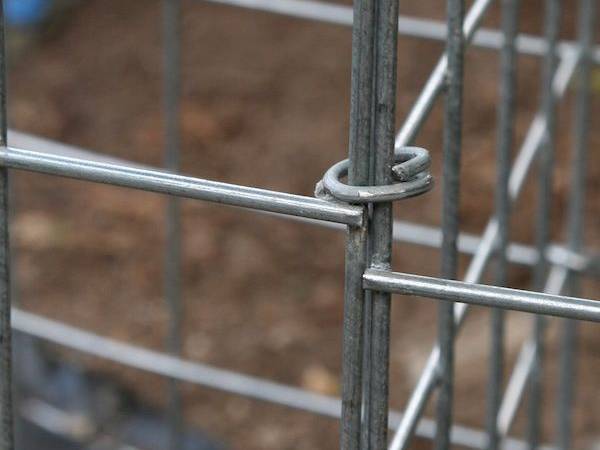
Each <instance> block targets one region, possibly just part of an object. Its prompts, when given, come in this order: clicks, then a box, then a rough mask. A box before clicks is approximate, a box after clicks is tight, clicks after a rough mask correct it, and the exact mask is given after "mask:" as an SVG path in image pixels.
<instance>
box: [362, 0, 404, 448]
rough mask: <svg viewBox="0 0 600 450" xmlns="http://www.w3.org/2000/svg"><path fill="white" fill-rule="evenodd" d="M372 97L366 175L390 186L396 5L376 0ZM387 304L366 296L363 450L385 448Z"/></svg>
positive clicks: (374, 236)
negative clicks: (368, 357)
mask: <svg viewBox="0 0 600 450" xmlns="http://www.w3.org/2000/svg"><path fill="white" fill-rule="evenodd" d="M375 17H376V26H375V29H376V33H375V80H374V81H375V84H374V86H375V92H374V98H375V103H374V108H373V132H374V134H373V152H372V155H373V163H372V175H373V181H374V184H376V185H386V184H390V183H391V182H392V163H393V156H394V138H395V136H394V135H395V128H394V127H395V117H396V78H397V76H396V74H397V59H398V55H397V53H398V32H397V28H398V0H378V1H377V3H376V8H375ZM392 213H393V205H392V203H391V202H389V203H388V202H385V203H376V204H373V209H372V221H371V224H370V226H371V234H370V240H371V247H370V255H369V260H370V261H369V262H370V266H371V267H377V268H381V269H388V270H389V269H391V259H392V227H393V214H392ZM390 300H391V295H390V294H389V293H384V292H373V293H372V294H371V318H370V319H371V335H370V342H369V344H370V349H369V351H370V355H371V361H370V366H369V369H370V372H369V379H370V380H369V382H370V384H369V403H368V428H369V439H368V441H369V446H368V448H370V449H373V450H376V449H383V448H386V447H387V433H388V410H389V406H388V405H389V357H390V354H389V353H390V348H389V345H390V307H391V305H390Z"/></svg>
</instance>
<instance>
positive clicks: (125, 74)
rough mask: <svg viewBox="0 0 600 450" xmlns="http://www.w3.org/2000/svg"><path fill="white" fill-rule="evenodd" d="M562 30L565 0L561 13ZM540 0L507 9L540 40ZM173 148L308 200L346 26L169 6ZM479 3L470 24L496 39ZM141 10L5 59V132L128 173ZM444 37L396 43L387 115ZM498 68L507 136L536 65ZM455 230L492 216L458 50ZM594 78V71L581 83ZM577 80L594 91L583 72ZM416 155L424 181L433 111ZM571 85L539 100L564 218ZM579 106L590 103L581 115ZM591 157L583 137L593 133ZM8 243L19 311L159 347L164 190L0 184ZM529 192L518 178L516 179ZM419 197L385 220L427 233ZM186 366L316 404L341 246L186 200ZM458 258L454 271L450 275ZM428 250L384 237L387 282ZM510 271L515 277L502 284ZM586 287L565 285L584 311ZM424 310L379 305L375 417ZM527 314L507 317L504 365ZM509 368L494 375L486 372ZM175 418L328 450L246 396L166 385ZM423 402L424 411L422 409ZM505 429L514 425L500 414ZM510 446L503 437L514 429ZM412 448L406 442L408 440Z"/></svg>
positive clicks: (158, 126) (489, 83)
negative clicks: (180, 394) (176, 127)
mask: <svg viewBox="0 0 600 450" xmlns="http://www.w3.org/2000/svg"><path fill="white" fill-rule="evenodd" d="M566 3H567V5H566V11H565V14H564V28H565V37H572V34H573V28H574V23H575V15H574V8H573V7H572V5H574V4H575V2H566ZM441 5H442V2H439V1H438V0H421V1H416V0H403V1H402V2H401V7H400V9H401V12H402V13H405V14H416V15H420V16H425V17H434V18H439V19H441V18H443V15H444V9H443V7H442V6H441ZM540 11H541V9H540V2H539V1H531V2H527V5H526V7H525V8H524V11H523V15H522V16H523V17H522V28H523V29H524V30H525V31H528V32H533V33H538V34H539V33H540V32H541V25H540V21H541V15H542V14H541V12H540ZM184 12H185V18H184V34H183V52H184V53H183V100H182V101H183V106H182V128H183V151H182V165H183V171H184V172H185V173H186V174H190V175H194V176H198V177H204V178H209V179H216V180H221V181H228V182H235V183H239V184H245V185H250V186H260V187H264V188H269V189H275V190H281V191H286V192H293V193H298V194H304V195H312V190H313V186H314V183H315V182H316V181H317V180H318V179H319V178H320V176H321V175H322V174H323V172H324V171H325V170H326V169H327V168H328V167H329V166H330V165H331V164H332V163H334V162H336V161H338V160H340V159H342V158H344V155H345V154H346V145H347V134H348V133H347V129H348V102H349V85H350V80H349V74H350V29H349V28H344V27H338V26H333V25H327V24H318V23H311V22H308V21H304V20H297V19H290V18H285V17H280V16H275V15H271V14H268V13H258V12H250V11H245V10H240V9H236V8H230V7H224V6H217V5H211V4H208V3H204V2H201V1H184ZM498 16H499V15H498V11H497V10H496V9H493V10H492V11H491V13H490V15H489V18H488V19H487V20H486V22H485V25H490V26H496V25H497V22H498V20H497V19H498ZM161 30H162V28H161V21H160V3H159V2H157V1H149V0H130V1H127V2H124V1H118V0H103V1H100V0H94V1H88V2H84V3H83V4H82V5H81V6H80V7H78V8H77V9H76V10H75V11H74V12H73V13H72V15H71V16H70V17H69V18H68V20H66V22H65V23H64V25H63V27H62V28H61V29H60V31H59V32H55V33H54V34H52V35H50V36H48V37H47V39H46V40H44V41H43V42H40V43H39V44H38V45H36V46H34V47H33V48H31V49H29V50H28V52H27V53H25V54H23V55H22V56H21V57H20V58H18V59H16V60H15V61H14V62H13V64H12V69H11V73H10V97H9V105H10V120H11V123H12V126H13V127H15V128H16V129H19V130H22V131H28V132H32V133H36V134H39V135H43V136H46V137H49V138H52V139H56V140H61V141H64V142H67V143H71V144H75V145H80V146H83V147H86V148H90V149H94V150H98V151H100V152H103V153H107V154H111V155H116V156H119V157H123V158H128V159H131V160H135V161H139V162H143V163H149V164H154V165H160V164H161V161H162V156H161V155H162V115H161V114H162V113H161V56H162V53H161ZM442 49H443V46H442V45H441V44H440V43H434V42H427V41H420V40H416V39H412V38H407V37H401V38H400V43H399V69H398V122H399V123H400V122H401V120H402V118H404V117H405V116H406V113H407V111H408V109H409V108H410V106H411V104H412V103H413V101H414V99H415V98H416V95H417V93H418V92H419V90H420V88H421V87H422V86H423V84H424V82H425V80H426V78H427V76H428V74H429V72H430V71H431V69H432V67H433V65H434V64H435V61H436V60H437V58H438V56H439V54H440V52H441V51H442ZM519 62H520V67H519V74H520V76H519V105H518V106H519V113H518V127H517V128H518V142H521V140H522V137H523V135H524V133H525V131H526V129H527V126H528V124H529V120H530V119H531V117H532V115H533V113H534V112H535V110H536V108H537V105H538V102H539V92H538V86H539V79H540V64H539V62H538V61H537V60H536V59H535V58H531V57H522V58H521V59H520V61H519ZM467 64H468V65H467V75H466V88H465V95H466V103H465V122H464V136H465V137H464V153H463V154H464V157H463V158H464V159H463V161H464V164H463V176H462V179H463V190H462V192H463V196H462V203H461V211H462V229H463V230H464V231H470V232H476V233H480V232H481V231H482V229H483V227H484V225H485V222H486V220H487V218H488V216H489V215H490V213H491V211H492V208H493V189H494V177H495V167H494V145H495V121H496V106H497V102H498V98H497V83H498V59H497V54H496V53H494V52H491V51H487V50H470V51H469V53H468V56H467ZM595 79H596V80H598V75H597V74H596V75H595ZM596 84H597V81H596ZM440 104H441V103H439V104H438V106H437V107H436V108H435V109H434V110H433V112H432V115H431V118H430V120H429V121H428V122H427V125H426V126H425V127H424V129H423V131H422V132H421V134H420V137H419V138H418V140H417V144H419V145H421V146H424V147H426V148H428V149H430V151H431V152H432V154H433V159H434V172H435V174H436V175H437V176H438V178H439V175H440V160H441V139H442V115H441V113H442V108H441V107H440V106H439V105H440ZM572 104H573V102H572V90H571V91H570V94H569V95H568V98H567V101H566V102H563V103H562V104H561V107H560V129H559V132H558V138H559V142H558V149H557V155H558V160H559V162H558V167H557V169H558V170H557V176H556V183H555V193H556V196H555V205H554V206H555V207H554V209H553V212H552V214H553V220H554V223H555V225H556V226H555V230H554V231H555V236H556V239H560V238H561V237H562V236H563V234H562V228H563V226H562V225H563V223H564V221H565V212H566V201H565V193H566V192H567V188H568V183H569V167H568V164H567V163H568V161H569V155H570V151H571V143H572V140H573V135H572V131H571V128H570V124H571V122H572ZM599 113H600V102H598V100H597V98H596V99H594V101H593V115H592V117H594V116H595V117H598V114H599ZM592 128H593V133H592V149H597V148H598V146H599V145H600V133H599V132H598V127H592ZM591 153H592V155H591V160H590V166H589V167H590V170H591V172H592V173H591V175H590V180H589V189H590V195H589V196H588V203H587V211H586V214H587V218H588V220H587V232H588V233H587V234H588V236H587V239H588V242H589V243H590V244H596V246H595V248H598V244H599V241H600V234H599V232H598V230H599V229H600V226H599V225H600V202H598V201H597V198H598V195H599V194H600V181H599V180H600V154H599V152H597V151H592V152H591ZM15 180H16V183H15V185H16V189H15V195H16V198H17V199H18V202H17V206H16V211H15V214H14V217H13V220H14V232H13V237H14V243H15V249H16V252H17V254H18V274H17V277H18V286H19V297H20V301H21V302H22V305H23V306H24V307H25V308H27V309H29V310H32V311H35V312H38V313H41V314H44V315H46V316H48V317H52V318H55V319H59V320H62V321H65V322H67V323H70V324H75V325H77V326H81V327H85V328H87V329H90V330H92V331H94V332H98V333H100V334H102V335H105V336H110V337H113V338H117V339H122V340H124V341H128V342H134V343H137V344H139V345H143V346H146V347H149V348H155V349H160V348H162V347H163V343H164V339H165V332H166V320H167V316H166V312H165V307H164V304H163V299H162V259H161V255H162V250H163V248H164V238H163V234H164V213H163V208H164V198H163V197H161V196H158V195H154V194H149V193H141V192H135V191H132V190H125V189H121V188H115V187H108V186H103V185H94V184H90V183H82V182H76V181H72V180H63V179H57V178H53V177H49V176H41V175H36V174H26V173H18V174H16V175H15ZM529 184H530V185H531V184H534V183H529ZM440 198H441V195H440V188H439V187H437V188H436V189H435V190H434V191H433V192H431V193H430V194H428V195H426V196H422V197H418V198H417V199H413V200H410V201H406V202H402V203H399V204H398V205H397V207H396V213H397V216H398V217H399V218H403V219H410V220H415V221H419V222H422V223H427V224H438V223H439V215H440ZM534 205H535V189H534V188H533V186H529V187H528V188H527V189H526V190H525V192H524V195H522V197H521V200H520V201H519V203H518V205H517V207H516V210H515V211H516V213H515V214H514V226H513V234H514V237H515V239H518V240H520V241H528V242H531V240H532V237H533V224H532V217H533V216H532V214H531V211H532V210H533V208H534ZM183 227H184V263H183V281H184V290H183V293H184V300H185V339H184V347H185V349H184V352H185V356H186V357H188V358H190V359H192V360H199V361H203V362H208V363H211V364H214V365H216V366H218V367H223V368H228V369H233V370H238V371H240V372H243V373H248V374H253V375H259V376H264V377H267V378H269V379H273V380H277V381H280V382H284V383H289V384H293V385H300V386H304V387H306V388H308V389H313V390H316V391H320V392H326V393H329V394H336V393H337V391H338V389H339V386H338V383H337V379H338V375H339V370H340V359H341V358H340V335H341V322H342V308H341V305H342V301H341V300H342V294H343V279H342V275H343V235H342V234H341V233H336V232H334V231H330V230H327V229H320V228H313V227H311V226H308V225H303V224H297V223H291V222H288V221H285V220H281V219H277V218H271V217H265V216H262V215H255V214H253V213H251V212H246V211H243V210H238V209H233V208H226V207H218V206H214V205H210V204H205V203H201V202H194V201H184V202H183ZM467 262H468V260H467V259H466V258H465V259H464V261H463V264H466V263H467ZM437 267H438V257H437V252H435V251H432V250H429V249H424V248H421V247H415V246H410V245H406V244H396V250H395V255H394V269H396V270H400V271H406V272H414V273H420V274H436V273H437ZM529 278H530V273H529V271H527V270H524V269H514V270H513V273H512V279H511V285H512V286H515V287H527V286H528V282H529ZM598 287H599V284H598V283H592V282H589V283H587V284H586V291H585V293H586V295H588V296H589V297H591V298H597V292H598V290H597V289H598ZM435 318H436V310H435V303H434V302H433V301H429V300H422V299H400V298H398V299H396V300H395V302H394V305H393V319H392V324H393V325H392V327H393V334H392V358H391V360H392V365H391V380H392V388H391V404H392V406H393V407H395V408H402V406H403V405H404V404H405V402H406V399H407V397H408V395H409V393H410V391H411V389H412V387H413V386H414V384H415V382H416V380H417V378H418V375H419V373H420V371H421V369H422V366H423V364H424V361H425V359H426V357H427V355H428V354H429V350H430V348H431V345H432V342H433V341H434V338H435ZM488 321H489V316H488V313H487V311H485V310H482V309H475V310H474V312H473V313H472V315H471V316H470V318H469V320H468V321H467V326H466V327H465V329H464V330H463V331H462V333H461V335H460V339H459V345H458V350H457V352H458V354H457V374H456V383H457V384H456V404H455V417H456V420H457V422H460V423H464V424H469V425H473V426H482V424H483V417H484V411H485V400H484V398H485V396H484V392H485V385H486V363H487V347H488V331H487V326H488V323H489V322H488ZM530 321H531V317H529V316H527V315H524V314H510V323H509V328H508V334H509V335H508V338H507V341H508V345H509V347H510V363H512V361H513V360H514V357H515V355H516V353H517V351H518V346H519V345H520V343H521V342H522V341H523V339H525V338H526V337H527V336H528V334H529V332H530ZM556 335H557V327H556V326H551V327H550V329H549V336H550V337H549V340H550V341H551V343H553V344H551V345H550V346H549V347H550V348H551V350H550V351H549V355H548V365H547V367H548V371H547V372H546V374H547V380H548V382H547V383H546V387H547V391H548V392H547V396H546V398H545V404H544V414H545V416H544V423H545V434H546V439H548V440H550V439H552V437H553V436H554V431H553V429H554V427H553V424H554V421H555V416H554V412H553V408H554V403H553V400H554V396H555V381H556V376H557V371H556V361H555V351H554V350H553V349H554V348H555V347H556V346H555V345H554V344H556ZM581 336H582V340H581V347H580V355H579V367H578V371H579V380H578V383H577V387H578V393H577V394H578V396H577V407H576V415H575V431H576V435H577V442H576V444H577V446H578V448H591V446H592V445H593V443H594V442H595V441H596V442H597V440H598V438H599V435H598V431H597V430H598V428H599V426H600V414H599V413H600V410H599V409H598V408H599V407H598V404H599V400H600V387H599V386H598V374H599V372H598V370H599V368H600V350H599V347H598V345H597V343H598V327H597V326H593V325H588V324H584V325H582V327H581ZM64 354H65V357H67V358H69V359H70V360H72V361H74V362H77V363H79V364H83V365H86V366H88V367H90V368H93V369H94V370H98V371H101V372H104V373H109V374H112V375H113V376H115V377H116V378H117V379H119V380H121V381H122V382H124V383H126V384H127V385H129V386H130V387H131V388H133V389H135V390H136V391H137V392H138V393H139V394H140V395H142V396H143V398H145V399H146V400H147V401H148V402H150V403H151V404H154V405H156V406H158V407H160V406H161V405H163V404H164V402H165V389H166V385H165V383H164V381H163V380H162V379H161V378H160V377H157V376H153V375H148V374H143V373H139V372H136V371H133V370H129V369H127V368H124V367H120V366H117V365H114V364H109V363H106V362H103V361H99V360H96V359H94V358H91V357H86V356H82V355H80V354H75V353H70V352H64ZM511 367H512V366H511V364H507V370H508V369H510V368H511ZM183 389H184V395H185V417H186V420H187V421H188V422H189V423H191V424H194V425H196V426H200V427H202V428H203V429H205V430H206V431H207V432H209V434H210V435H212V436H214V437H216V438H218V439H221V440H223V441H224V442H226V443H227V444H228V445H230V446H231V448H234V449H241V448H244V449H248V450H251V449H314V448H320V449H333V448H336V446H337V440H338V434H337V422H336V421H334V420H329V419H324V418H321V417H315V416H312V415H309V414H305V413H302V412H296V411H291V410H289V409H286V408H283V407H278V406H272V405H266V404H264V403H261V402H255V401H252V400H248V399H244V398H240V397H237V396H233V395H229V394H223V393H220V392H214V391H210V390H207V389H205V388H203V387H199V386H188V385H186V386H184V388H183ZM430 403H431V404H433V402H430ZM521 419H522V418H521ZM515 433H516V434H517V435H518V434H521V433H522V424H521V423H518V424H517V426H516V427H515ZM428 445H429V444H425V443H423V446H424V447H427V446H428Z"/></svg>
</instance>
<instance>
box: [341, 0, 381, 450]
mask: <svg viewBox="0 0 600 450" xmlns="http://www.w3.org/2000/svg"><path fill="white" fill-rule="evenodd" d="M354 17H355V20H354V23H353V26H352V78H351V87H350V130H349V144H348V159H349V168H348V183H349V184H351V185H355V186H356V185H368V184H369V165H370V154H371V147H372V121H373V118H372V113H373V108H372V106H373V64H374V61H373V58H374V54H375V53H374V31H375V22H374V20H375V0H354ZM366 259H367V231H366V228H365V227H348V236H347V239H346V268H345V293H344V328H343V344H342V418H341V430H340V448H341V449H342V450H358V449H360V448H361V411H362V402H363V384H362V383H363V365H364V364H365V363H366V361H363V352H364V336H363V332H365V325H364V323H365V321H366V320H367V319H368V318H367V317H366V316H365V301H366V299H365V291H364V290H363V288H362V274H363V272H364V270H365V267H366ZM365 375H368V374H365ZM367 378H368V377H367V376H365V377H364V379H365V380H367ZM367 435H368V427H367V424H366V422H364V423H363V426H362V438H363V439H365V438H366V436H367Z"/></svg>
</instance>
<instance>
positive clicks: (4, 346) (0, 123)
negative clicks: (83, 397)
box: [0, 1, 14, 450]
mask: <svg viewBox="0 0 600 450" xmlns="http://www.w3.org/2000/svg"><path fill="white" fill-rule="evenodd" d="M6 114H7V113H6V42H5V17H4V1H0V147H6V146H7V142H6V127H7V117H6ZM8 197H9V192H8V170H7V169H6V167H0V427H1V428H0V450H13V448H14V427H13V405H12V345H11V344H12V343H11V328H10V312H11V307H10V255H9V253H10V252H9V234H8V231H9V230H8V224H9V221H8Z"/></svg>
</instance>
